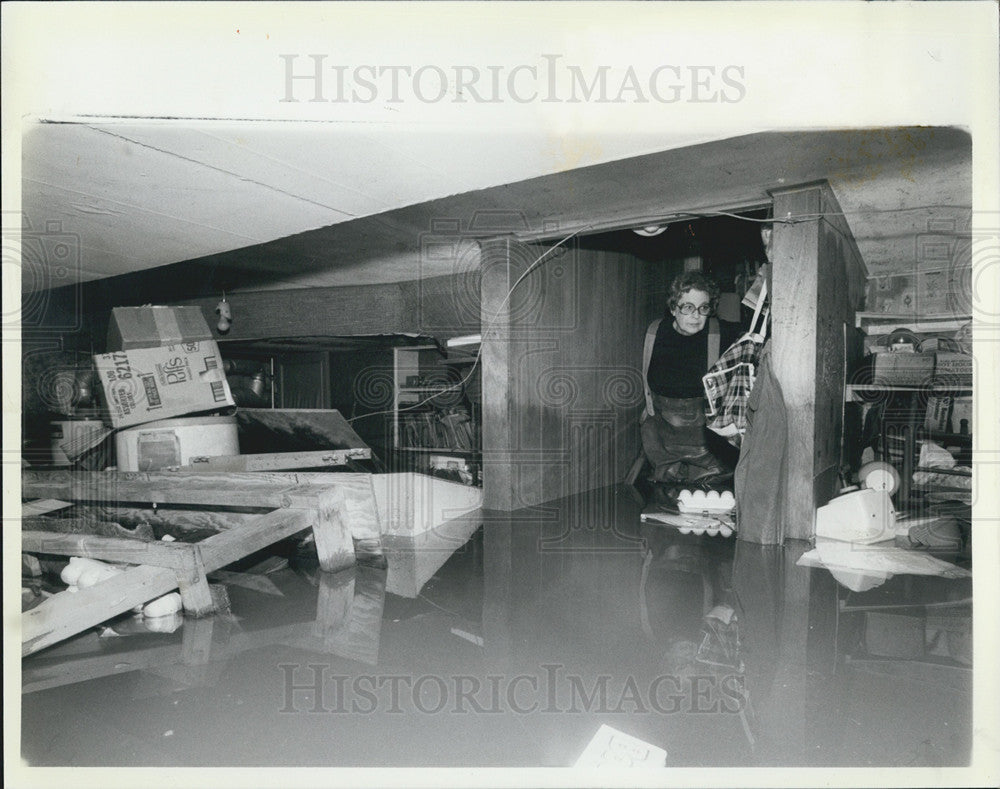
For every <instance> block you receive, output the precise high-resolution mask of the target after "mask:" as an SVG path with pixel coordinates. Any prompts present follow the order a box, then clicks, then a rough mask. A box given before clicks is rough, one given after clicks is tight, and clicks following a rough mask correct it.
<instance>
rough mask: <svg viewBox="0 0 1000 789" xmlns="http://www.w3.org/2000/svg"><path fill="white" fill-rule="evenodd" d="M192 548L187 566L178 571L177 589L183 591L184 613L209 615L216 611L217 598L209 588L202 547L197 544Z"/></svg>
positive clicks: (188, 555) (188, 553) (187, 554)
mask: <svg viewBox="0 0 1000 789" xmlns="http://www.w3.org/2000/svg"><path fill="white" fill-rule="evenodd" d="M189 547H190V548H191V550H190V551H188V552H187V553H186V554H185V556H186V557H187V560H188V561H187V566H185V567H184V568H183V569H180V570H178V571H177V589H178V591H179V592H180V593H181V602H182V603H183V604H184V613H186V614H190V615H191V616H196V617H198V616H208V615H209V614H212V613H215V600H214V599H213V598H212V591H211V589H209V588H208V578H207V577H206V574H205V562H204V561H203V560H202V558H201V548H199V547H198V546H197V545H191V546H189Z"/></svg>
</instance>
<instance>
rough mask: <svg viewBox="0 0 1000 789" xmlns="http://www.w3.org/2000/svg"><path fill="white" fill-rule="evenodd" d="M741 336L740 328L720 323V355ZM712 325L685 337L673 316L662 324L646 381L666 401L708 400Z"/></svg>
mask: <svg viewBox="0 0 1000 789" xmlns="http://www.w3.org/2000/svg"><path fill="white" fill-rule="evenodd" d="M739 336H740V325H739V324H738V323H730V322H729V321H719V353H720V354H721V353H722V352H723V351H725V350H726V348H728V347H729V346H730V345H732V344H733V343H734V342H735V341H736V340H737V339H738V338H739ZM707 362H708V321H706V322H705V326H704V328H703V329H702V330H701V331H700V332H698V333H697V334H690V335H687V334H681V333H680V332H678V331H677V330H676V329H675V328H674V321H673V318H671V317H670V316H669V315H668V316H667V317H665V318H664V319H663V320H662V321H661V322H660V328H659V329H657V331H656V340H655V341H654V343H653V354H652V356H651V357H650V360H649V371H648V372H647V374H646V381H647V382H648V383H649V388H650V390H651V391H652V392H653V394H657V395H661V396H663V397H704V396H705V390H704V388H703V387H702V384H701V377H702V376H703V375H704V374H705V373H706V372H707V371H708V363H707Z"/></svg>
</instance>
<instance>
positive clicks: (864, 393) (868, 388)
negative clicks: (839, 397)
mask: <svg viewBox="0 0 1000 789" xmlns="http://www.w3.org/2000/svg"><path fill="white" fill-rule="evenodd" d="M886 392H926V393H928V394H947V395H955V396H960V395H971V394H972V385H971V384H968V385H961V386H958V385H956V386H915V385H914V386H904V385H902V384H847V386H845V387H844V400H845V401H846V402H848V403H855V402H865V401H866V399H867V398H870V397H872V396H873V395H878V394H881V393H886Z"/></svg>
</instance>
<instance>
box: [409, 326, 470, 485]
mask: <svg viewBox="0 0 1000 789" xmlns="http://www.w3.org/2000/svg"><path fill="white" fill-rule="evenodd" d="M475 361H476V358H475V356H469V355H467V354H460V355H454V354H453V355H448V356H446V355H445V354H444V353H443V352H442V351H441V350H440V349H439V348H438V347H437V346H434V345H421V346H407V347H397V348H394V349H393V419H392V446H393V449H394V450H395V451H396V452H399V453H403V454H405V455H407V456H409V457H410V458H411V461H412V462H405V461H404V464H405V465H406V466H408V467H413V468H414V469H417V470H422V471H427V470H431V471H433V469H434V468H435V467H440V466H435V465H434V464H435V462H436V461H435V460H434V458H432V456H434V455H441V456H443V457H445V458H448V457H451V458H458V459H460V460H459V461H456V462H455V465H456V466H459V467H461V468H462V470H467V469H468V467H469V466H475V467H477V468H478V466H479V464H480V462H481V457H482V452H481V444H480V424H481V411H480V406H479V403H478V402H476V400H477V399H478V398H475V397H469V396H468V395H469V394H470V392H472V391H474V390H476V389H478V385H479V378H478V376H479V372H478V370H477V371H475V372H474V373H473V376H472V377H471V378H470V379H469V381H464V379H465V377H466V375H467V374H468V373H469V372H470V369H471V368H470V365H471V364H473V363H474V362H475ZM473 476H474V475H473Z"/></svg>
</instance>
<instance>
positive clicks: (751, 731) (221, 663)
mask: <svg viewBox="0 0 1000 789" xmlns="http://www.w3.org/2000/svg"><path fill="white" fill-rule="evenodd" d="M807 548H808V546H807V545H805V544H801V545H794V544H793V545H791V546H786V547H785V548H784V549H775V548H762V547H759V546H755V545H751V544H746V543H737V541H736V540H735V539H733V538H723V537H719V536H716V537H708V536H694V535H681V534H680V533H679V532H676V531H675V530H673V529H671V528H670V527H666V526H654V525H646V524H643V523H640V519H639V507H638V506H637V505H636V504H635V503H634V502H633V501H632V500H631V499H630V498H629V497H628V496H627V495H625V494H624V493H623V492H621V491H616V490H604V491H598V492H593V493H589V494H585V495H581V496H574V497H571V498H568V499H565V500H561V501H558V502H555V503H552V504H549V505H546V506H544V507H539V508H533V509H531V510H526V511H522V512H518V513H515V514H513V515H510V514H500V513H490V512H477V513H475V514H474V516H473V517H471V518H467V519H462V520H459V521H453V522H450V523H448V524H446V525H445V526H444V527H442V528H441V529H438V530H436V531H435V533H433V534H430V535H422V536H420V537H418V538H415V539H409V540H408V539H401V538H394V540H393V541H391V542H390V544H389V545H388V553H389V561H390V567H389V569H388V571H386V570H379V569H373V568H370V567H357V568H355V569H354V570H351V571H348V572H347V573H342V574H337V575H329V574H324V573H322V572H319V571H318V570H317V569H316V567H315V561H314V558H313V559H312V560H311V559H310V556H309V555H308V552H306V551H302V550H299V551H298V552H293V554H292V555H291V558H290V560H289V564H288V566H287V567H283V568H279V569H274V570H272V571H271V572H269V573H267V574H261V573H253V574H248V575H239V576H236V575H230V576H225V577H223V578H222V580H225V581H226V583H227V587H228V592H229V597H230V600H231V603H232V614H231V615H229V616H216V617H212V618H207V619H202V620H194V619H185V620H184V621H183V624H181V626H180V627H179V628H178V629H176V630H175V631H174V632H170V633H149V632H146V631H145V629H144V628H142V627H141V625H139V624H138V623H136V622H130V621H128V620H125V621H122V622H119V623H114V625H113V630H114V631H116V632H117V633H118V634H117V635H116V634H114V633H113V632H112V630H111V629H103V630H102V631H100V632H96V631H92V632H89V633H86V634H83V635H81V636H79V637H77V638H74V639H72V640H70V641H67V642H64V643H62V644H60V645H57V646H56V647H53V648H50V649H48V650H44V651H43V652H41V653H39V654H37V655H34V656H32V657H29V658H26V659H25V660H24V661H23V663H22V671H23V680H22V681H23V696H22V726H21V729H22V740H21V742H22V756H23V758H24V760H25V761H26V762H27V763H28V764H30V765H37V766H166V767H195V766H226V767H255V766H286V765H287V766H355V767H370V766H388V767H391V766H441V767H449V766H483V767H486V766H555V767H563V766H571V765H573V764H574V762H575V761H576V760H577V758H578V757H579V756H580V754H581V753H582V752H583V750H584V748H585V747H586V746H587V744H588V742H589V741H590V740H591V738H592V737H593V736H594V734H595V733H596V732H597V730H598V728H599V727H600V726H601V724H608V725H610V726H612V727H614V728H615V729H617V730H619V731H621V732H625V733H626V734H629V735H632V736H634V737H637V738H639V739H641V740H643V741H645V742H647V743H649V744H651V745H654V746H656V747H658V748H662V749H664V750H666V752H667V757H666V764H667V766H669V767H695V766H711V767H732V766H862V767H864V766H899V767H922V766H948V765H954V766H961V765H965V764H967V763H968V761H969V758H970V743H971V737H972V677H971V656H972V647H971V602H970V601H971V582H970V581H969V580H948V579H944V578H937V577H920V576H896V577H894V578H892V579H890V580H889V581H888V582H886V583H884V584H882V585H881V586H878V587H876V588H874V589H871V590H869V591H866V592H863V593H852V592H849V591H848V590H847V589H845V588H844V587H841V586H839V585H838V583H837V582H836V581H835V580H834V579H833V577H832V576H831V575H830V574H829V572H827V571H826V570H822V569H809V568H805V567H799V566H796V561H797V559H798V558H799V556H800V555H801V553H802V552H803V551H804V550H806V549H807ZM271 564H272V566H273V565H274V564H275V563H274V562H272V563H271ZM279 565H280V563H279Z"/></svg>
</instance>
